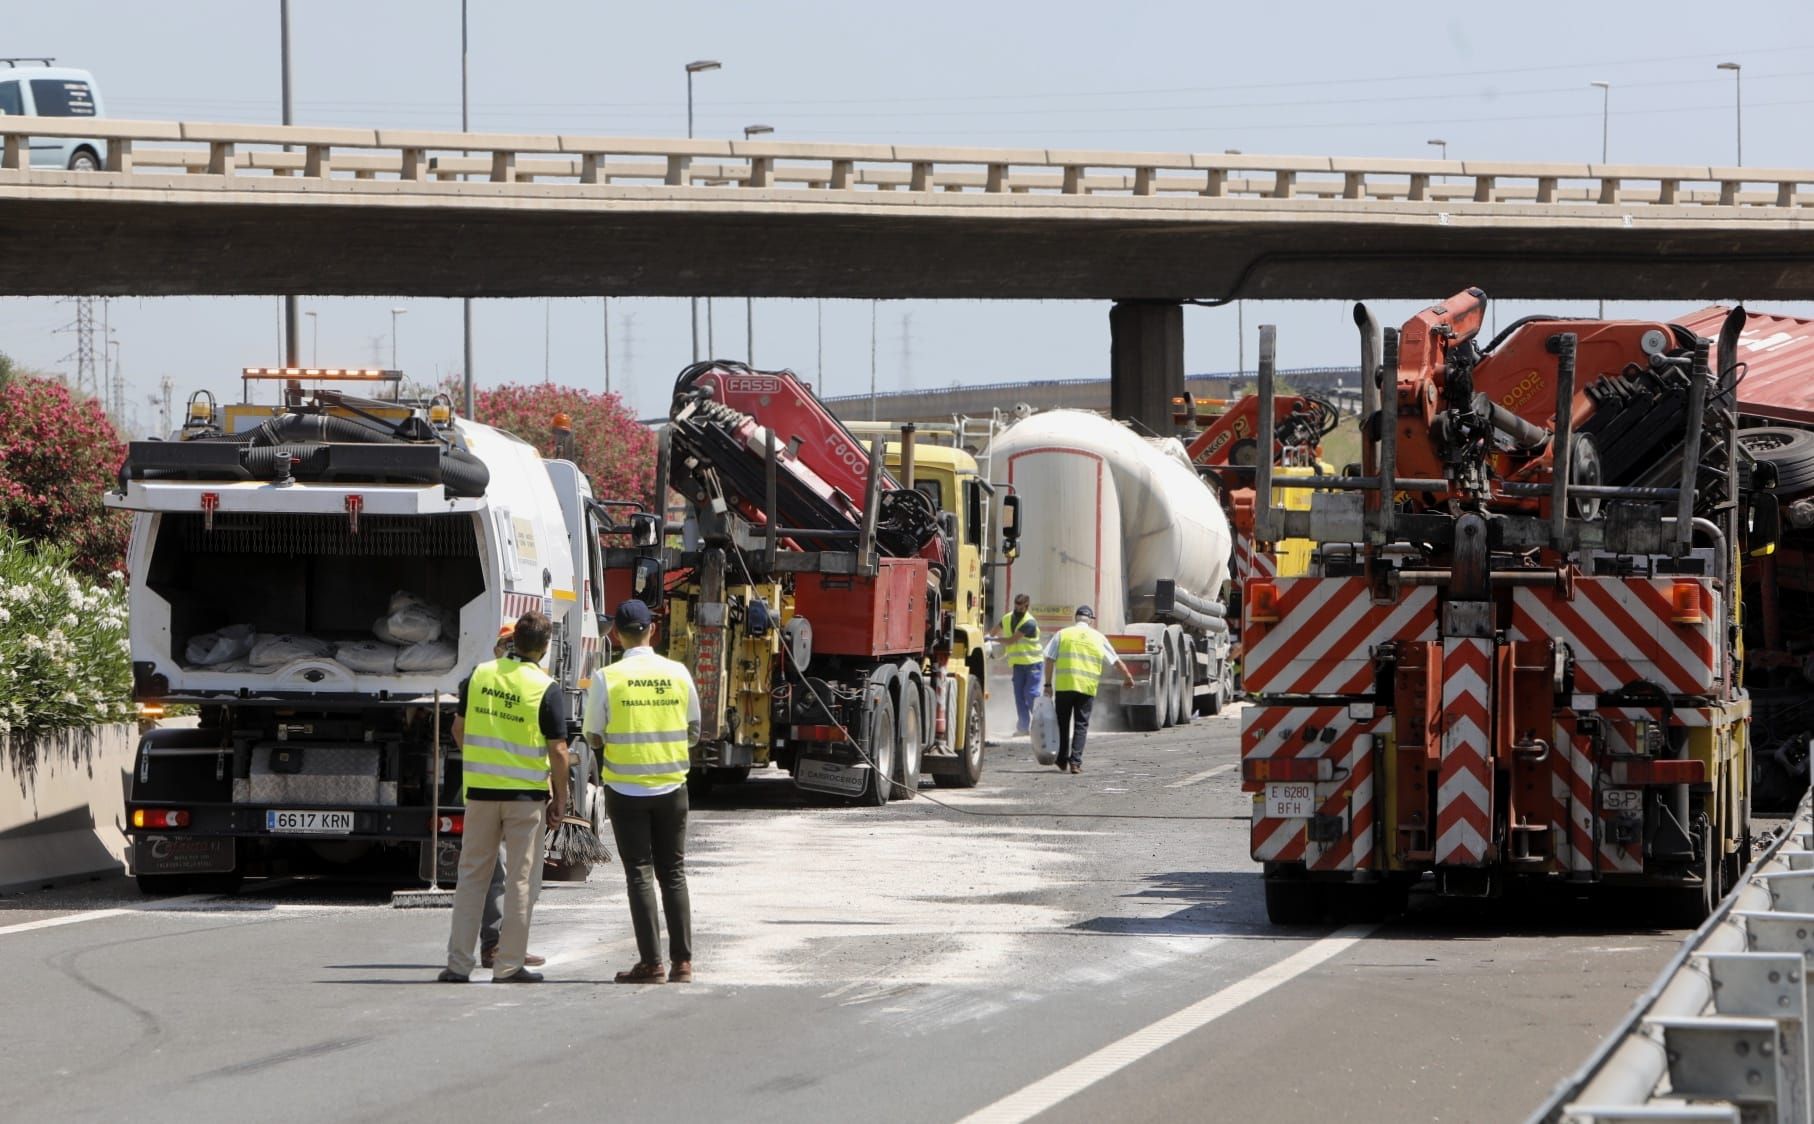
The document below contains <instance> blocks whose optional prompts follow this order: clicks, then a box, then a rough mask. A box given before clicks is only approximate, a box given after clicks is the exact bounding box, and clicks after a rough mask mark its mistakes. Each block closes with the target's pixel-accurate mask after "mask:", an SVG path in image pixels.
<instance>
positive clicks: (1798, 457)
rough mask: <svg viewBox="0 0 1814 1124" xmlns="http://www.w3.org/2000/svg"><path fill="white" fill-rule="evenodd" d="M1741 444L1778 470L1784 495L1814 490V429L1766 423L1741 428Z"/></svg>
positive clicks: (1758, 459) (1777, 484) (1760, 460)
mask: <svg viewBox="0 0 1814 1124" xmlns="http://www.w3.org/2000/svg"><path fill="white" fill-rule="evenodd" d="M1738 443H1739V444H1740V445H1742V446H1744V449H1745V451H1746V452H1748V453H1750V454H1751V456H1752V458H1753V459H1755V460H1757V461H1759V462H1761V463H1763V464H1768V465H1772V466H1774V467H1775V469H1776V490H1777V491H1778V492H1779V493H1781V494H1783V495H1790V494H1793V493H1796V492H1805V491H1808V490H1809V489H1814V432H1809V431H1808V430H1805V429H1793V428H1791V427H1789V426H1781V425H1766V426H1759V427H1758V428H1756V429H1741V430H1739V433H1738Z"/></svg>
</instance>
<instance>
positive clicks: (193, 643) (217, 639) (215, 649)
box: [183, 624, 255, 667]
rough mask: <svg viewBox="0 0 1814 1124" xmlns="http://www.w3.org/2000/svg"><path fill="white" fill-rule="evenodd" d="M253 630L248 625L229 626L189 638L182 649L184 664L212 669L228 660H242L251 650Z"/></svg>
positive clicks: (253, 636)
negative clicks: (186, 644)
mask: <svg viewBox="0 0 1814 1124" xmlns="http://www.w3.org/2000/svg"><path fill="white" fill-rule="evenodd" d="M254 639H255V634H254V630H253V628H252V626H251V625H249V624H230V625H228V626H227V627H226V628H223V629H221V630H220V631H219V632H204V633H202V634H201V635H200V636H195V637H191V638H190V640H189V644H188V646H187V647H186V648H184V649H183V659H184V661H185V662H187V663H188V664H190V665H191V666H195V667H213V666H214V665H215V664H223V663H226V662H228V661H229V660H239V659H244V658H245V656H246V653H248V652H250V651H251V650H252V641H253V640H254Z"/></svg>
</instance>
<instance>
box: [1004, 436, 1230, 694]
mask: <svg viewBox="0 0 1814 1124" xmlns="http://www.w3.org/2000/svg"><path fill="white" fill-rule="evenodd" d="M990 457H991V461H992V463H993V465H994V475H995V477H996V479H997V480H998V481H1002V482H1005V483H1007V484H1008V485H1011V486H1012V489H1013V491H1014V492H1015V493H1016V494H1018V495H1019V496H1020V497H1021V505H1022V510H1023V511H1025V512H1026V513H1027V514H1028V518H1027V526H1026V528H1025V529H1024V530H1023V532H1022V534H1021V538H1020V554H1019V557H1017V558H1016V559H1014V561H1013V562H1012V563H1010V564H1009V565H1008V567H1007V572H1006V578H1005V580H1004V581H1003V582H1002V587H1003V588H1002V594H1001V599H1000V600H999V601H998V602H997V606H998V608H997V612H998V613H999V612H1000V606H1006V605H1010V604H1012V603H1013V599H1014V597H1015V596H1016V595H1017V594H1020V593H1025V594H1027V595H1028V596H1029V597H1031V598H1032V601H1033V612H1034V615H1035V616H1036V617H1038V619H1039V623H1040V628H1041V630H1042V632H1043V633H1044V634H1045V635H1047V636H1049V635H1050V633H1051V631H1052V630H1054V629H1058V628H1063V627H1065V626H1066V625H1068V624H1070V623H1071V619H1072V615H1073V614H1074V613H1075V611H1076V609H1077V607H1078V606H1079V605H1086V604H1087V605H1090V606H1092V607H1094V609H1095V610H1096V626H1097V628H1099V629H1100V630H1101V631H1102V632H1104V633H1105V634H1107V635H1108V637H1109V639H1110V640H1111V641H1112V642H1113V643H1114V645H1115V649H1116V651H1118V652H1120V653H1121V655H1122V659H1123V660H1125V661H1126V662H1127V665H1128V669H1129V670H1130V671H1132V672H1133V674H1134V685H1133V686H1132V687H1127V686H1123V685H1122V684H1121V681H1120V677H1119V676H1114V675H1108V676H1104V677H1103V681H1102V683H1103V690H1104V692H1105V694H1106V693H1109V692H1113V691H1118V692H1119V697H1118V698H1117V699H1115V701H1117V702H1119V704H1120V705H1121V707H1122V708H1123V709H1124V711H1125V713H1126V717H1127V720H1128V723H1129V725H1131V726H1133V727H1134V728H1136V729H1141V730H1157V729H1161V728H1163V727H1166V726H1170V725H1174V724H1176V723H1181V722H1188V721H1190V719H1191V718H1192V717H1193V716H1194V715H1199V714H1203V715H1207V714H1214V713H1216V712H1217V711H1218V710H1220V709H1221V708H1222V706H1223V705H1224V704H1225V703H1227V702H1228V701H1229V700H1230V698H1231V697H1232V696H1233V693H1234V687H1233V679H1234V677H1233V673H1232V669H1231V667H1230V661H1229V635H1228V626H1227V624H1226V622H1225V620H1224V595H1223V587H1224V585H1225V584H1226V581H1227V578H1228V562H1229V532H1228V521H1227V518H1226V517H1225V516H1224V515H1223V513H1222V507H1221V504H1220V503H1218V502H1217V500H1216V497H1215V494H1214V493H1213V492H1211V491H1210V490H1209V487H1208V486H1207V485H1206V484H1204V483H1203V481H1202V480H1201V479H1199V478H1198V476H1197V473H1196V471H1195V470H1194V469H1193V468H1192V467H1191V464H1190V459H1189V457H1188V456H1187V455H1186V454H1185V452H1184V447H1183V446H1182V445H1181V444H1179V443H1178V442H1177V441H1176V440H1173V439H1170V438H1167V439H1163V440H1149V439H1147V438H1144V437H1141V436H1139V435H1138V434H1136V433H1134V432H1133V431H1132V430H1131V429H1129V428H1127V427H1126V426H1124V425H1121V424H1120V423H1118V422H1113V421H1110V420H1108V419H1106V418H1103V417H1101V416H1100V415H1097V414H1092V413H1086V412H1084V411H1081V410H1053V411H1050V412H1047V413H1040V414H1033V415H1031V416H1029V417H1026V418H1023V419H1021V420H1019V421H1017V422H1015V423H1014V424H1013V425H1011V426H1009V427H1008V428H1007V429H1006V430H1004V431H1002V432H1001V433H1000V434H999V435H998V436H997V437H996V438H995V440H994V441H993V443H992V444H991V446H990Z"/></svg>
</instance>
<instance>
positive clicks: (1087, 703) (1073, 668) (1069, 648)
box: [1045, 605, 1134, 773]
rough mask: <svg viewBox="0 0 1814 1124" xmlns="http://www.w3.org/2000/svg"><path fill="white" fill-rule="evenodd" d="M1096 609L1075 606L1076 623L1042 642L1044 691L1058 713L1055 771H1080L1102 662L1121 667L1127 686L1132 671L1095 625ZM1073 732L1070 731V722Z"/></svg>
mask: <svg viewBox="0 0 1814 1124" xmlns="http://www.w3.org/2000/svg"><path fill="white" fill-rule="evenodd" d="M1095 621H1096V612H1095V610H1093V609H1091V608H1090V607H1089V606H1088V605H1079V606H1078V607H1077V618H1076V623H1074V624H1072V625H1071V627H1069V628H1066V629H1061V630H1060V631H1059V632H1058V633H1057V634H1056V635H1054V636H1053V637H1052V639H1051V641H1050V642H1048V643H1047V644H1046V685H1045V693H1046V694H1048V695H1052V696H1053V698H1052V704H1053V708H1054V709H1055V710H1056V711H1057V713H1058V771H1059V772H1061V773H1062V772H1064V771H1066V770H1067V769H1068V770H1070V771H1071V772H1073V773H1081V772H1083V743H1084V742H1085V741H1086V740H1087V739H1088V738H1089V736H1090V711H1091V710H1092V709H1093V708H1094V707H1095V705H1096V686H1097V684H1098V683H1100V682H1101V681H1102V665H1103V663H1104V662H1105V661H1106V662H1109V663H1113V664H1114V665H1115V666H1116V667H1119V668H1120V669H1121V675H1122V677H1123V678H1125V679H1126V680H1127V685H1128V686H1130V687H1132V686H1133V685H1134V674H1133V672H1131V671H1129V670H1128V669H1127V665H1126V664H1125V663H1122V662H1121V656H1120V655H1119V654H1118V653H1117V652H1116V651H1115V646H1114V645H1113V644H1110V643H1109V638H1108V637H1106V636H1104V635H1103V634H1102V633H1100V632H1097V631H1096V628H1095ZM1073 722H1075V723H1076V732H1075V734H1073V733H1072V729H1071V726H1072V723H1073Z"/></svg>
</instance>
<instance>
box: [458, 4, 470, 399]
mask: <svg viewBox="0 0 1814 1124" xmlns="http://www.w3.org/2000/svg"><path fill="white" fill-rule="evenodd" d="M469 108H470V99H469V98H468V97H467V90H466V0H460V131H461V132H462V133H464V132H466V131H468V129H469V128H470V127H471V123H470V121H469V120H468V116H469V115H468V110H469ZM460 330H461V333H462V335H463V337H464V340H465V358H464V360H463V361H462V363H461V366H462V367H464V368H465V370H463V371H461V372H460V398H461V400H462V401H461V405H460V410H461V412H462V413H464V414H465V415H466V416H467V417H469V418H470V417H472V415H473V401H472V397H473V390H472V298H471V297H461V298H460Z"/></svg>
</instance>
